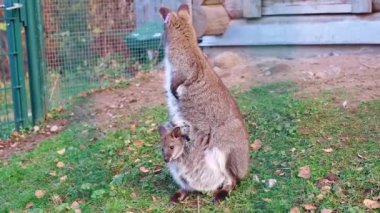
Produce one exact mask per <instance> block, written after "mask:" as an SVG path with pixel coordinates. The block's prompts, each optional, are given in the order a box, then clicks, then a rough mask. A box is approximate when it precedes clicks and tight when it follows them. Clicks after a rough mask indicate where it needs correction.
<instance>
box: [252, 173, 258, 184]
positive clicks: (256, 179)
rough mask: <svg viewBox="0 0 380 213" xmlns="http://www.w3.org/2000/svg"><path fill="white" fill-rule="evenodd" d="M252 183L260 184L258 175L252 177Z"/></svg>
mask: <svg viewBox="0 0 380 213" xmlns="http://www.w3.org/2000/svg"><path fill="white" fill-rule="evenodd" d="M252 181H253V182H254V183H260V179H259V176H257V175H253V176H252Z"/></svg>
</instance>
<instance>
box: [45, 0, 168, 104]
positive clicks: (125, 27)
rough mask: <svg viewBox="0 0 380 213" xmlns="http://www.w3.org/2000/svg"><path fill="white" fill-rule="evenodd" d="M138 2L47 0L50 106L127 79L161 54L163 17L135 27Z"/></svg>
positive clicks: (46, 41) (46, 51)
mask: <svg viewBox="0 0 380 213" xmlns="http://www.w3.org/2000/svg"><path fill="white" fill-rule="evenodd" d="M135 2H137V1H135ZM135 2H134V1H132V0H77V1H72V0H43V4H42V6H43V17H44V29H45V30H44V32H45V36H44V44H45V56H46V57H45V61H46V70H45V76H46V82H47V90H46V91H47V96H46V98H47V102H48V104H49V107H55V106H58V105H62V104H65V103H66V102H67V101H68V100H69V98H70V97H73V96H76V95H78V94H80V93H81V92H83V91H87V90H89V89H92V88H99V87H104V86H112V85H115V84H116V83H115V82H123V81H126V80H127V79H129V78H131V77H134V76H135V75H136V73H137V72H138V71H144V70H149V69H152V67H153V66H154V65H155V64H156V63H157V62H158V61H159V60H160V59H161V58H162V56H163V52H162V47H161V43H160V40H161V31H162V25H161V23H160V20H157V22H153V23H146V24H145V25H143V26H141V27H139V28H136V26H135V14H134V3H135Z"/></svg>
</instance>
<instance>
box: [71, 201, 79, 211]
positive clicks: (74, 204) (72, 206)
mask: <svg viewBox="0 0 380 213" xmlns="http://www.w3.org/2000/svg"><path fill="white" fill-rule="evenodd" d="M79 206H80V204H79V203H78V201H74V202H73V203H72V204H71V208H72V209H78V208H79Z"/></svg>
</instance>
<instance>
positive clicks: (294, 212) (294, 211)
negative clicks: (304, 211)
mask: <svg viewBox="0 0 380 213" xmlns="http://www.w3.org/2000/svg"><path fill="white" fill-rule="evenodd" d="M289 213H300V209H299V208H298V207H293V208H291V209H290V211H289Z"/></svg>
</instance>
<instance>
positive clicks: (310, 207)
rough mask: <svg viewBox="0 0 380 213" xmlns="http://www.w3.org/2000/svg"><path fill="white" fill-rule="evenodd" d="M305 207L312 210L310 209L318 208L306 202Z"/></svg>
mask: <svg viewBox="0 0 380 213" xmlns="http://www.w3.org/2000/svg"><path fill="white" fill-rule="evenodd" d="M303 208H304V209H305V210H308V211H310V210H316V209H317V207H315V206H313V205H311V204H306V205H304V206H303Z"/></svg>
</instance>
